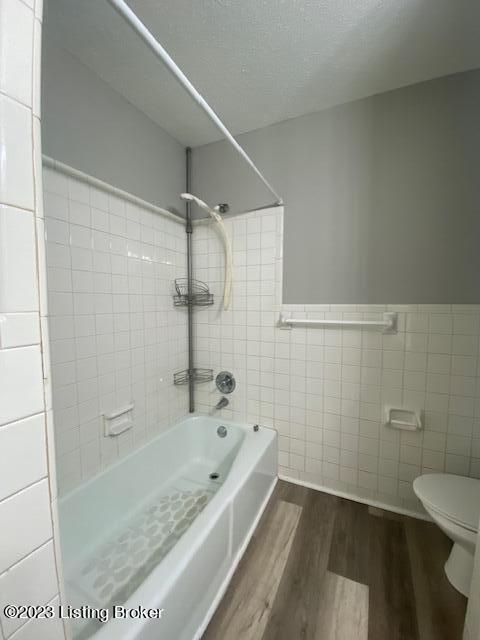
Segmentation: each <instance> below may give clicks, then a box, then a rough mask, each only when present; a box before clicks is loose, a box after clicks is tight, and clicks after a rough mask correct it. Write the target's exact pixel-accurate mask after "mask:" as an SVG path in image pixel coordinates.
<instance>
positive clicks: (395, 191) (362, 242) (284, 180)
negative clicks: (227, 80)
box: [192, 70, 480, 304]
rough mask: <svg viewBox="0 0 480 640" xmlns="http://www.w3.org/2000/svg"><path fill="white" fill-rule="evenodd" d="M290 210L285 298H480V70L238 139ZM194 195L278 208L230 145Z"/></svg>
mask: <svg viewBox="0 0 480 640" xmlns="http://www.w3.org/2000/svg"><path fill="white" fill-rule="evenodd" d="M239 140H240V142H241V144H242V145H244V146H245V148H246V150H247V151H248V152H249V153H250V154H251V155H252V157H253V159H254V160H255V161H256V162H257V164H258V166H259V167H260V168H261V169H262V171H263V172H264V173H265V176H266V177H267V178H268V179H269V180H270V181H271V182H272V184H273V185H274V187H275V188H276V189H277V190H279V191H280V193H281V195H282V196H283V198H284V200H285V202H286V209H285V247H284V252H285V259H284V302H287V303H298V304H300V303H312V304H313V303H388V302H392V303H438V304H441V303H448V304H452V303H479V302H480V180H479V166H480V70H476V71H472V72H467V73H462V74H456V75H453V76H448V77H445V78H440V79H437V80H433V81H429V82H424V83H420V84H417V85H413V86H410V87H407V88H403V89H399V90H396V91H391V92H388V93H384V94H380V95H377V96H373V97H371V98H367V99H364V100H359V101H356V102H353V103H349V104H345V105H342V106H339V107H335V108H332V109H328V110H325V111H322V112H319V113H315V114H311V115H307V116H303V117H300V118H295V119H292V120H288V121H285V122H282V123H280V124H276V125H272V126H270V127H266V128H264V129H259V130H257V131H253V132H250V133H246V134H244V135H241V136H239ZM192 188H193V191H194V193H196V194H198V195H199V196H200V197H202V198H203V199H205V200H206V201H207V202H210V203H213V204H215V203H218V202H228V203H230V205H231V208H232V210H233V211H240V210H245V209H249V208H255V207H257V206H259V205H262V204H267V203H268V202H271V201H272V197H271V196H270V195H269V194H268V192H266V190H265V188H264V187H263V186H262V185H261V183H260V182H259V181H258V180H257V179H256V178H255V177H254V176H253V174H251V173H250V172H249V170H248V169H247V168H246V167H245V166H244V165H243V164H242V162H241V161H240V160H239V159H238V158H237V156H236V155H235V154H234V153H233V151H232V150H231V149H230V148H229V146H228V145H226V144H225V143H223V142H220V143H214V144H211V145H206V146H203V147H199V148H197V149H195V150H194V153H193V187H192Z"/></svg>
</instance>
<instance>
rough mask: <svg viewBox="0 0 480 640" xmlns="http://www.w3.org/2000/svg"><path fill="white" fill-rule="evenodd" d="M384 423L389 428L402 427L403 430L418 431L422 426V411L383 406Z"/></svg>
mask: <svg viewBox="0 0 480 640" xmlns="http://www.w3.org/2000/svg"><path fill="white" fill-rule="evenodd" d="M385 413H386V421H385V425H386V426H387V427H390V428H391V429H403V430H405V431H419V430H420V429H422V428H423V423H422V412H421V411H418V410H415V409H399V408H396V407H385Z"/></svg>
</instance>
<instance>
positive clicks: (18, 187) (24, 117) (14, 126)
mask: <svg viewBox="0 0 480 640" xmlns="http://www.w3.org/2000/svg"><path fill="white" fill-rule="evenodd" d="M17 1H18V0H17ZM0 121H1V123H2V126H1V127H0V146H1V148H2V171H1V172H0V203H3V204H9V205H13V206H18V207H21V208H23V209H30V210H33V208H34V189H33V146H32V113H31V111H30V110H29V109H28V108H27V107H24V106H23V105H21V104H19V103H18V102H15V101H14V100H12V99H11V98H9V97H7V96H6V95H3V94H0Z"/></svg>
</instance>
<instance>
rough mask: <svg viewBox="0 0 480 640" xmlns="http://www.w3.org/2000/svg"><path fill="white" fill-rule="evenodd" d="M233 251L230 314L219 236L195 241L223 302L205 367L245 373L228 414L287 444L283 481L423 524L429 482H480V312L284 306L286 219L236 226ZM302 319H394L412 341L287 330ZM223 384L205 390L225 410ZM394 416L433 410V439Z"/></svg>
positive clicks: (366, 332) (232, 223)
mask: <svg viewBox="0 0 480 640" xmlns="http://www.w3.org/2000/svg"><path fill="white" fill-rule="evenodd" d="M226 224H227V227H228V231H229V233H230V235H231V237H232V239H233V255H234V284H233V301H232V306H231V309H230V310H229V311H227V312H225V311H223V310H222V309H221V304H220V303H221V298H222V287H223V249H222V245H221V243H220V240H219V238H218V236H217V235H216V233H215V229H214V227H213V226H212V224H211V223H205V222H202V223H200V224H197V225H196V227H195V233H194V269H195V274H196V275H197V276H198V277H199V278H200V279H202V280H205V281H206V282H208V283H209V284H210V285H211V286H212V289H213V291H214V292H215V294H216V303H215V306H214V307H213V308H210V309H209V310H203V311H202V310H200V311H198V315H197V324H196V327H197V335H196V344H197V360H198V364H199V366H213V367H214V368H215V370H216V371H217V372H218V371H219V370H221V369H227V370H230V371H232V372H233V373H234V375H235V377H236V378H237V382H238V386H237V389H236V390H235V392H234V394H232V397H231V398H230V405H229V407H228V408H227V409H225V410H223V412H222V415H225V417H229V418H232V419H235V420H247V421H248V422H252V423H255V422H260V423H262V424H264V425H266V426H271V427H274V428H275V429H277V431H278V434H279V472H280V474H281V475H282V476H284V477H286V478H290V479H292V480H298V481H301V482H307V483H311V484H313V485H315V486H318V487H326V488H329V489H332V490H334V491H338V492H343V493H345V494H348V495H350V496H352V497H354V498H355V497H357V498H361V499H366V500H371V501H378V502H380V503H382V504H383V505H385V506H387V507H388V506H390V507H393V508H400V509H407V510H410V511H414V512H421V507H420V504H419V503H418V501H417V499H416V498H415V496H414V494H413V491H412V481H413V479H414V478H415V477H416V476H417V475H419V474H421V473H428V472H435V471H446V472H449V473H457V474H461V475H471V476H475V477H480V385H479V371H478V354H479V330H480V306H469V305H348V306H347V305H282V303H281V274H282V228H283V225H282V212H281V210H280V209H271V210H264V211H260V212H253V213H248V214H245V215H241V216H238V217H235V218H232V219H230V220H227V222H226ZM281 310H282V311H285V312H287V313H288V312H291V313H292V315H294V316H296V317H300V318H302V317H305V318H308V317H311V318H327V319H365V320H367V319H369V320H370V319H371V320H381V319H382V314H383V312H384V311H397V312H398V319H399V331H398V333H397V334H396V335H384V334H383V333H382V332H381V331H378V330H370V329H357V328H355V329H348V328H347V329H345V328H325V329H323V328H299V327H295V328H294V329H291V330H289V329H280V328H278V327H277V326H276V323H277V320H278V314H279V312H280V311H281ZM218 398H219V394H218V392H217V390H216V389H215V386H214V385H213V384H212V385H210V384H209V385H206V386H205V385H203V386H201V387H199V388H198V390H197V409H199V410H201V411H211V409H212V407H213V406H214V405H215V403H216V402H217V400H218ZM385 406H398V407H402V406H405V407H406V408H416V409H420V410H423V411H424V422H425V428H424V429H423V430H422V431H419V432H407V431H402V432H401V431H397V430H392V429H390V428H388V427H386V426H385V424H384V422H385V419H384V409H385Z"/></svg>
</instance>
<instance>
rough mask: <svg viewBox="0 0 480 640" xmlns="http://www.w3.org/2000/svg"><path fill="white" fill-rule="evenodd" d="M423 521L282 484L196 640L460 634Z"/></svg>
mask: <svg viewBox="0 0 480 640" xmlns="http://www.w3.org/2000/svg"><path fill="white" fill-rule="evenodd" d="M449 551H450V541H449V540H448V538H446V537H445V536H444V534H443V533H442V532H441V531H440V529H438V527H437V526H436V525H434V524H433V523H428V522H423V521H420V520H415V519H413V518H408V517H404V516H399V515H396V514H392V513H389V512H387V511H382V510H381V509H375V508H372V507H368V506H366V505H361V504H358V503H356V502H351V501H349V500H344V499H343V498H337V497H335V496H331V495H328V494H325V493H321V492H319V491H314V490H312V489H307V488H305V487H300V486H297V485H293V484H290V483H287V482H283V481H280V482H279V483H278V484H277V487H276V489H275V491H274V493H273V495H272V497H271V499H270V502H269V504H268V506H267V509H266V510H265V513H264V515H263V517H262V519H261V521H260V524H259V526H258V527H257V530H256V531H255V534H254V535H253V537H252V540H251V542H250V544H249V546H248V548H247V551H246V553H245V555H244V557H243V558H242V560H241V562H240V564H239V566H238V568H237V571H236V572H235V575H234V577H233V579H232V582H231V583H230V585H229V588H228V590H227V592H226V594H225V596H224V598H223V600H222V602H221V603H220V606H219V607H218V609H217V611H216V613H215V615H214V616H213V618H212V620H211V622H210V624H209V626H208V628H207V630H206V632H205V634H204V636H203V640H353V639H355V640H357V639H358V640H461V638H462V630H463V621H464V616H465V606H466V599H465V598H464V597H463V596H461V595H460V594H459V593H458V592H457V591H455V589H454V588H453V587H452V586H451V585H450V583H449V582H448V580H447V579H446V577H445V574H444V571H443V565H444V563H445V560H446V559H447V557H448V554H449Z"/></svg>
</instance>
